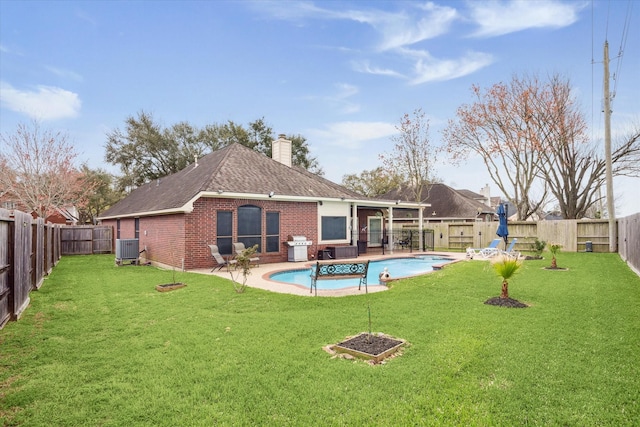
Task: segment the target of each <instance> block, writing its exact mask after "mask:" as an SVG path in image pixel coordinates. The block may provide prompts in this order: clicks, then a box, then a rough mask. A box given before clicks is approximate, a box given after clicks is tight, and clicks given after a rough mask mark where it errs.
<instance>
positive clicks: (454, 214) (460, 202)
mask: <svg viewBox="0 0 640 427" xmlns="http://www.w3.org/2000/svg"><path fill="white" fill-rule="evenodd" d="M467 191H468V190H467ZM469 193H472V192H471V191H469ZM422 196H423V197H422V198H423V200H424V201H425V202H427V203H430V204H431V207H429V208H425V211H424V216H425V219H426V218H427V217H429V218H431V217H433V218H476V217H477V216H478V214H479V213H486V212H493V208H491V207H489V206H487V205H485V204H484V203H481V202H479V201H477V200H474V199H472V198H469V197H466V196H465V195H464V194H463V193H462V192H461V191H459V190H454V189H453V188H451V187H449V186H448V185H445V184H430V185H428V186H427V187H425V189H424V190H423V191H422ZM383 197H384V198H388V199H400V200H412V199H413V198H414V197H415V195H414V194H413V190H412V189H411V188H408V187H402V188H399V189H395V190H392V191H390V192H388V193H387V194H385V195H384V196H383ZM433 212H435V215H433ZM397 215H400V214H399V213H398V214H397ZM394 216H396V213H395V212H394Z"/></svg>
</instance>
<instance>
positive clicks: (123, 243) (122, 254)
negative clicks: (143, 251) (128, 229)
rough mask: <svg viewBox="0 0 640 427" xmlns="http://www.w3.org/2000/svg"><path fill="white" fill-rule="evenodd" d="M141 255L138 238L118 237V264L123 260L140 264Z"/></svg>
mask: <svg viewBox="0 0 640 427" xmlns="http://www.w3.org/2000/svg"><path fill="white" fill-rule="evenodd" d="M139 257H140V242H139V240H138V239H116V264H117V265H121V264H122V262H123V261H131V263H132V264H138V258H139Z"/></svg>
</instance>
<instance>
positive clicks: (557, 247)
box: [549, 243, 562, 268]
mask: <svg viewBox="0 0 640 427" xmlns="http://www.w3.org/2000/svg"><path fill="white" fill-rule="evenodd" d="M561 248H562V245H559V244H557V243H552V244H550V245H549V252H551V268H558V263H557V262H556V255H557V254H558V252H560V249H561Z"/></svg>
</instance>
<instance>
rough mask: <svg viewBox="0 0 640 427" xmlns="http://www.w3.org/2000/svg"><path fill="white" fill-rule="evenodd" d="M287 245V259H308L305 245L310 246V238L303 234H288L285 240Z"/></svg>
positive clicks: (293, 260) (296, 260)
mask: <svg viewBox="0 0 640 427" xmlns="http://www.w3.org/2000/svg"><path fill="white" fill-rule="evenodd" d="M285 243H286V244H287V246H289V261H291V262H298V261H308V260H309V258H308V256H307V246H311V243H312V242H311V240H307V238H306V237H305V236H289V237H287V241H286V242H285Z"/></svg>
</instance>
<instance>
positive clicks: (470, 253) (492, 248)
mask: <svg viewBox="0 0 640 427" xmlns="http://www.w3.org/2000/svg"><path fill="white" fill-rule="evenodd" d="M501 241H502V239H493V241H492V242H491V243H490V244H489V246H487V247H486V248H467V258H469V259H473V257H475V256H476V255H479V256H481V257H482V258H484V259H487V258H491V257H493V256H496V255H498V254H499V253H500V250H499V249H498V245H499V244H500V242H501Z"/></svg>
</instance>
